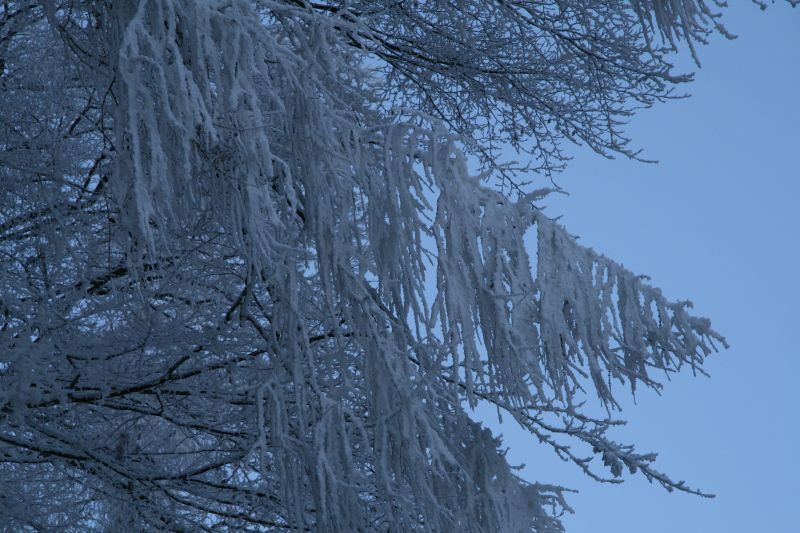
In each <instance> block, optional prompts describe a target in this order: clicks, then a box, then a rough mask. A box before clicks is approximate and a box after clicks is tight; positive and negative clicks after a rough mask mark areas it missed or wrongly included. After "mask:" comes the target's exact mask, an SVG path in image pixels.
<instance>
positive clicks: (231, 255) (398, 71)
mask: <svg viewBox="0 0 800 533" xmlns="http://www.w3.org/2000/svg"><path fill="white" fill-rule="evenodd" d="M790 1H791V0H790ZM716 4H717V2H714V3H713V5H709V3H708V2H706V1H704V0H627V1H622V0H620V1H616V0H591V1H584V0H546V1H536V2H533V1H522V0H520V1H516V0H509V1H505V0H492V1H484V0H481V1H479V0H418V1H416V0H415V1H411V0H400V1H388V0H387V1H361V0H351V1H328V2H308V1H305V0H202V1H189V0H141V1H138V2H110V1H100V0H97V1H90V0H47V1H43V2H28V1H19V2H18V1H5V2H3V5H2V7H0V131H2V134H1V135H0V146H1V147H2V149H1V150H0V257H1V258H2V259H0V347H1V348H0V517H2V520H3V522H4V523H5V524H6V526H5V527H7V528H9V529H11V530H18V531H54V530H57V531H145V530H147V531H203V530H213V531H282V530H311V531H364V532H366V531H386V532H388V531H392V532H397V531H431V532H445V531H469V532H472V531H474V532H494V531H509V532H515V531H532V532H558V531H562V530H563V527H562V525H561V522H560V520H559V516H560V514H561V513H563V512H564V511H568V510H570V508H569V506H568V503H567V501H566V499H565V497H564V495H565V490H566V489H564V488H563V487H560V486H559V485H557V484H552V483H548V482H533V481H531V480H524V479H522V478H521V477H520V476H519V475H518V474H517V473H516V471H515V469H514V468H512V467H511V466H510V465H509V464H508V462H507V461H506V459H505V454H504V452H503V449H502V447H501V442H500V440H499V439H498V438H496V437H495V436H493V435H492V434H491V432H490V431H489V430H488V429H486V428H484V427H482V425H481V424H480V422H479V421H476V420H474V419H473V417H471V414H470V409H469V407H470V406H475V405H476V404H478V403H480V402H488V403H490V404H493V405H494V406H496V408H497V409H498V410H499V411H500V412H502V413H503V414H504V416H506V417H507V418H508V419H510V420H513V421H515V422H516V423H517V424H520V425H521V426H522V427H524V428H525V429H526V430H528V431H529V432H530V433H531V439H532V441H535V442H539V443H541V444H542V445H544V446H547V447H550V448H552V450H553V451H554V452H555V454H557V456H558V457H560V458H561V459H563V460H566V461H571V462H573V463H574V464H575V465H576V466H577V467H578V468H580V469H582V470H583V471H584V472H585V473H586V474H587V475H589V476H591V477H593V478H595V479H598V480H602V481H609V482H619V481H620V480H621V478H622V475H623V471H624V470H627V471H629V472H630V473H632V474H640V475H643V476H645V477H646V478H647V479H648V480H650V481H653V482H656V483H658V484H660V485H662V486H664V487H666V488H667V489H668V490H673V489H679V490H683V491H688V492H693V493H696V494H704V493H703V492H701V491H700V490H698V489H695V488H693V487H690V486H689V485H687V484H685V483H684V482H676V481H673V480H672V479H671V478H670V477H669V476H668V475H666V474H664V473H662V472H661V471H659V470H658V469H657V468H656V467H655V465H654V460H655V454H653V453H649V452H640V451H637V450H636V449H635V448H634V447H633V446H632V445H630V444H625V443H620V442H616V441H615V440H613V438H612V436H611V435H610V431H611V430H612V428H613V427H614V426H615V425H618V424H620V423H621V421H619V420H617V419H615V418H614V417H613V416H612V414H613V412H614V410H615V408H617V407H618V403H617V400H616V397H617V396H618V395H619V394H620V393H621V391H622V393H624V389H625V387H627V388H628V389H630V390H631V391H635V389H636V387H637V386H644V387H650V388H656V389H660V388H661V384H660V382H659V379H660V378H661V376H663V375H665V374H669V373H671V372H676V371H679V370H681V369H683V368H685V367H688V368H690V369H691V370H692V371H694V372H703V367H702V365H703V361H704V359H705V357H706V356H708V355H709V354H710V353H712V352H713V351H714V350H715V349H716V348H717V347H718V346H723V345H725V341H724V339H723V338H722V337H721V336H720V335H719V334H717V333H716V332H715V331H714V330H713V329H712V328H711V326H710V323H709V321H708V320H706V319H704V318H697V317H695V316H693V315H692V314H691V313H690V307H691V304H690V303H689V302H673V301H670V300H668V299H667V298H666V297H665V296H663V295H662V293H661V292H660V291H659V290H658V289H657V288H655V287H653V286H651V285H650V284H649V283H648V281H647V279H646V278H645V277H643V276H638V275H636V274H634V273H632V272H630V271H628V270H627V269H625V268H624V267H623V266H622V265H620V264H618V263H616V262H614V261H613V260H610V259H608V258H606V257H604V256H603V255H601V254H598V253H597V252H595V251H593V250H591V249H589V248H587V247H584V246H582V245H580V244H578V242H577V241H576V239H575V237H573V236H572V235H570V234H569V233H568V232H567V230H566V229H565V228H563V227H562V226H561V225H560V224H559V223H558V222H557V221H556V220H554V219H553V218H552V216H550V215H549V214H546V213H545V212H543V211H542V210H541V209H540V201H541V200H542V199H543V198H544V197H545V196H546V195H547V194H548V193H550V192H552V190H553V189H554V188H555V185H554V184H553V181H552V180H553V177H554V176H555V175H556V174H557V172H558V171H559V170H561V169H562V168H563V167H564V165H565V163H566V162H567V160H568V157H567V155H566V154H565V152H564V150H563V147H564V145H565V143H566V144H571V143H578V144H582V145H585V146H588V147H589V148H591V149H592V150H594V151H596V152H598V153H599V154H601V155H603V156H607V157H612V156H615V155H621V156H627V157H634V158H635V157H638V152H637V151H636V150H635V149H634V148H633V147H632V146H631V144H630V141H629V139H628V138H627V137H626V136H625V131H624V126H625V122H626V120H627V119H628V117H630V116H631V114H632V113H633V112H635V111H636V109H638V108H641V107H646V106H650V105H652V104H654V103H656V102H661V101H664V100H667V99H670V98H674V97H676V96H679V93H675V92H674V91H675V90H676V87H677V86H678V85H679V84H681V83H683V82H685V81H688V80H690V79H691V76H690V75H685V74H680V73H676V72H675V71H674V68H673V67H672V65H671V63H670V55H671V54H672V53H673V52H674V51H675V50H676V46H678V44H679V43H681V42H683V43H685V44H686V46H688V47H689V48H690V50H691V52H692V53H694V52H695V50H694V47H695V46H696V45H697V44H699V43H703V42H705V40H706V38H707V37H708V36H709V35H710V33H711V32H713V31H720V32H723V33H724V32H725V30H724V27H723V26H722V25H721V23H720V22H719V21H720V18H719V15H718V14H717V13H716V12H715V11H714V10H715V9H717V8H718V7H719V6H717V5H716ZM695 57H696V54H695ZM508 145H510V146H512V147H513V148H515V149H517V150H518V151H519V153H520V154H521V155H522V156H527V159H528V160H529V161H530V163H529V164H524V165H516V166H515V165H512V164H509V163H508V162H506V161H503V160H502V159H501V158H500V152H501V150H502V148H503V147H504V146H508ZM470 169H479V170H475V171H471V170H470ZM587 401H588V402H595V407H597V406H599V407H600V409H599V410H598V409H597V408H592V406H591V403H589V404H587V403H586V402H587ZM597 412H602V413H605V415H601V416H597V414H596V413H597ZM589 450H591V451H589ZM598 462H599V463H602V464H601V465H597V464H596V463H598Z"/></svg>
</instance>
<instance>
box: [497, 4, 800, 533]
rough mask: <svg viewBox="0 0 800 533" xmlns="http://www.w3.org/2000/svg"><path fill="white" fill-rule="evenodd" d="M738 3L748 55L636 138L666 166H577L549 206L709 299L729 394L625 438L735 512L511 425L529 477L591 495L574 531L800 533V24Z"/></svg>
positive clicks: (737, 55) (571, 521) (797, 17)
mask: <svg viewBox="0 0 800 533" xmlns="http://www.w3.org/2000/svg"><path fill="white" fill-rule="evenodd" d="M730 4H731V7H730V8H729V9H728V10H727V11H726V15H725V18H724V21H725V24H726V26H727V27H728V29H729V30H731V31H732V32H733V33H735V34H737V35H738V39H736V40H734V41H726V40H725V39H723V38H715V39H713V40H712V43H711V45H709V46H706V47H702V48H701V49H700V60H701V62H702V69H699V70H698V71H697V74H696V78H695V80H696V81H695V82H693V83H692V84H689V85H687V86H685V87H686V89H687V91H688V92H690V93H691V94H692V97H691V98H689V99H686V100H681V101H675V102H670V103H667V104H662V105H660V106H658V107H655V108H653V109H650V110H646V111H644V112H642V113H641V114H640V115H639V116H637V117H635V118H634V119H633V120H632V122H631V125H630V127H629V129H628V132H629V133H630V134H631V136H632V137H633V139H634V144H635V145H636V146H637V147H641V148H644V150H645V152H644V154H643V155H645V156H646V157H649V158H651V159H657V160H659V164H657V165H648V164H643V163H637V162H632V161H628V160H614V161H606V160H604V159H602V158H600V157H599V156H596V155H594V154H592V153H587V151H586V150H576V151H575V156H576V157H575V160H574V161H573V162H572V163H571V165H570V167H569V168H568V170H567V171H566V172H565V173H564V174H563V176H561V178H560V179H559V184H560V185H561V186H562V187H563V188H564V189H566V190H567V191H568V192H569V193H570V196H568V197H562V198H553V199H552V200H550V201H548V202H546V204H547V205H548V209H547V212H548V213H549V214H550V215H552V216H556V215H563V218H562V219H561V220H562V222H563V224H564V225H565V226H566V227H567V228H568V229H569V230H570V232H571V233H573V234H576V235H579V236H580V237H581V242H582V243H583V244H585V245H588V246H590V247H592V248H594V249H596V250H597V251H599V252H601V253H603V254H604V255H607V256H609V257H611V258H612V259H614V260H616V261H618V262H621V263H622V264H624V265H625V266H626V267H627V268H629V269H630V270H632V271H634V272H636V273H639V274H647V275H649V276H651V277H652V283H653V284H654V285H655V286H658V287H661V288H662V289H663V291H664V293H665V295H667V297H669V298H670V299H672V300H682V299H691V300H692V301H693V302H694V303H695V311H696V313H697V314H698V315H700V316H707V317H710V318H711V319H712V323H713V325H714V327H715V329H716V330H717V331H719V332H720V333H722V334H723V335H725V336H726V337H727V339H728V341H729V343H730V344H731V348H730V349H729V350H726V351H723V352H721V353H720V354H716V355H713V356H712V357H711V358H710V359H709V360H708V361H707V366H706V369H707V370H708V371H709V372H710V373H711V379H708V378H705V377H702V376H701V377H697V378H695V377H692V376H691V374H690V373H686V374H685V375H680V376H677V378H675V379H673V381H672V382H671V383H667V384H666V387H665V389H664V393H663V395H662V396H658V395H656V394H653V393H651V394H641V395H640V396H638V397H637V402H636V405H634V404H633V402H632V401H627V402H625V409H624V411H623V412H622V413H621V417H623V418H625V419H627V420H628V421H629V424H628V426H627V427H626V428H624V430H623V431H619V432H616V433H614V434H612V435H614V436H616V437H618V440H621V441H627V442H633V443H636V444H637V449H638V450H639V451H641V452H645V451H657V452H659V460H658V462H657V463H656V466H657V467H659V468H660V469H661V470H662V471H666V472H667V473H668V474H670V475H671V477H672V478H673V479H674V480H681V479H685V480H686V481H687V482H689V483H690V484H691V485H692V486H695V487H699V488H701V489H703V490H704V491H707V492H712V493H715V494H716V495H717V497H716V499H713V500H707V499H704V498H699V497H696V496H691V495H687V494H681V493H672V494H670V493H667V492H666V491H665V490H663V489H662V488H660V487H659V486H657V485H650V484H649V483H647V481H645V480H644V479H643V478H640V477H635V476H634V477H632V476H627V478H626V479H627V481H626V483H624V484H623V485H608V484H603V485H601V484H597V483H595V482H593V481H591V480H589V479H587V478H584V477H583V476H582V474H581V473H580V472H578V471H577V468H576V467H574V466H572V465H570V464H566V463H561V462H560V461H559V459H558V458H557V457H555V455H553V454H552V453H551V452H549V451H548V450H545V449H544V448H543V447H541V446H540V445H538V444H537V443H536V442H535V440H534V439H533V438H532V437H531V436H530V435H528V434H525V433H523V432H522V431H520V430H515V428H514V427H513V426H511V425H510V424H508V423H506V424H504V425H503V426H501V427H499V431H500V432H501V433H503V435H504V437H505V438H504V442H505V445H506V446H508V447H510V452H509V454H508V457H509V460H510V462H512V463H517V464H519V463H525V464H526V468H525V470H524V475H525V477H526V478H528V479H531V480H537V481H541V482H552V483H557V484H561V485H564V486H567V487H571V488H575V489H578V490H579V491H580V492H579V493H578V494H573V495H571V497H570V498H569V502H570V504H571V505H572V506H573V507H574V508H575V511H576V514H574V515H571V516H566V517H565V519H564V523H565V525H566V528H567V532H568V533H717V532H720V533H723V532H724V533H762V532H763V533H797V532H798V531H800V525H798V524H799V523H800V521H798V519H797V516H796V515H797V505H798V497H799V496H800V488H798V487H800V466H798V460H800V399H799V398H800V394H798V388H800V311H799V310H798V299H799V298H798V297H800V237H798V233H800V209H798V205H797V204H798V201H799V200H800V161H799V160H798V157H799V156H800V9H792V8H790V7H789V6H788V4H787V5H784V4H786V2H777V3H776V4H775V5H773V6H771V7H770V8H769V9H768V10H767V11H765V12H762V11H760V10H759V9H758V7H756V6H755V5H753V4H751V3H750V2H748V1H746V0H734V1H733V2H730ZM684 52H686V50H684ZM686 59H687V57H684V58H683V60H682V61H681V62H679V64H682V65H685V66H686V68H693V66H692V65H691V63H690V62H689V61H686ZM620 392H622V391H620ZM622 396H623V394H620V397H622ZM485 414H486V413H484V415H485ZM491 425H493V426H494V427H495V428H497V427H498V426H497V425H496V423H492V424H491Z"/></svg>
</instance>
